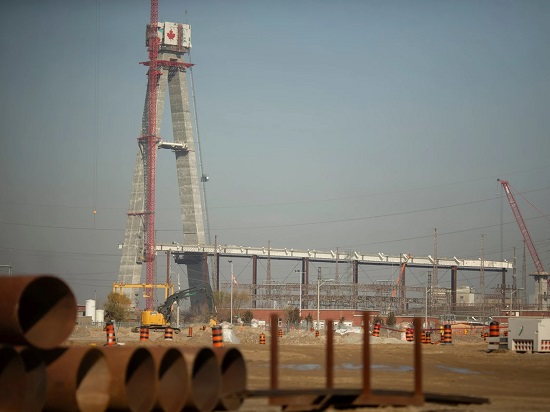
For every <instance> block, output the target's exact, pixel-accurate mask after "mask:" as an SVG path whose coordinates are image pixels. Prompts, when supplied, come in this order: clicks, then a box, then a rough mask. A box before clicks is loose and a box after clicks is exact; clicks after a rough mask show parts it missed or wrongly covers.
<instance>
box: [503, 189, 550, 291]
mask: <svg viewBox="0 0 550 412" xmlns="http://www.w3.org/2000/svg"><path fill="white" fill-rule="evenodd" d="M497 180H498V181H499V182H500V184H501V185H502V187H503V188H504V192H505V193H506V197H508V202H509V203H510V207H511V208H512V212H513V213H514V217H515V218H516V222H518V226H519V230H520V231H521V234H522V235H523V239H524V240H525V243H526V244H527V248H528V249H529V253H530V254H531V258H532V259H533V263H534V264H535V268H536V269H537V273H538V274H541V275H542V274H546V273H547V272H546V271H545V270H544V266H543V265H542V261H541V260H540V258H539V254H538V253H537V249H536V248H535V244H534V243H533V240H532V239H531V235H530V234H529V230H527V226H526V225H525V221H524V220H523V217H522V216H521V212H520V211H519V207H518V205H517V203H516V199H515V198H514V195H513V194H512V191H511V190H510V185H509V183H508V181H507V180H502V179H497ZM549 283H550V280H549Z"/></svg>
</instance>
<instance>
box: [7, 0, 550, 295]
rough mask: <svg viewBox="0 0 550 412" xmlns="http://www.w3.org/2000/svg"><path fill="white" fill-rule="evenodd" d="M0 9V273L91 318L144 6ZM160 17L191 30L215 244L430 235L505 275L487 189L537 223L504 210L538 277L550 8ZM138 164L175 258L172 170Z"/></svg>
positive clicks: (138, 107)
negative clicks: (54, 294) (6, 271)
mask: <svg viewBox="0 0 550 412" xmlns="http://www.w3.org/2000/svg"><path fill="white" fill-rule="evenodd" d="M2 12H3V13H2V14H3V17H4V18H3V24H2V25H0V52H1V63H0V96H1V100H0V102H1V103H0V104H1V110H0V139H1V140H0V174H1V178H0V265H6V264H11V265H12V266H13V271H14V272H18V273H33V272H34V273H45V272H47V273H56V274H59V275H60V276H62V277H63V278H64V279H66V280H67V281H68V282H69V284H70V285H71V286H72V287H73V290H74V291H75V293H76V295H77V298H78V300H79V302H81V303H83V302H84V300H85V299H88V298H93V296H94V294H95V293H97V296H98V300H99V301H100V302H99V303H98V305H99V304H101V300H102V299H103V298H104V297H105V296H106V294H107V293H108V292H109V291H110V289H111V287H112V283H113V282H114V281H116V280H117V271H118V265H119V259H120V251H119V250H118V248H117V245H118V243H119V242H121V241H122V239H123V236H124V226H125V213H126V212H127V207H128V201H129V196H130V185H131V178H132V173H133V168H134V160H135V154H136V148H137V141H136V139H137V137H138V135H139V131H140V124H141V115H142V110H143V101H144V98H145V93H146V80H147V77H146V69H145V68H144V67H143V66H142V65H139V64H138V62H140V61H144V60H146V59H147V52H146V49H145V25H146V24H147V22H148V21H149V2H148V1H137V0H131V1H130V0H116V1H99V0H80V1H68V0H50V1H47V2H45V1H29V0H22V1H18V2H15V1H11V2H4V4H3V6H2ZM159 20H160V21H173V22H187V23H189V24H191V25H192V44H193V49H192V53H191V57H192V61H193V63H195V64H196V66H195V67H194V68H193V77H194V86H195V92H196V100H197V109H198V119H199V129H200V139H201V148H202V157H203V163H204V168H205V171H206V172H207V173H208V175H209V176H210V182H209V183H208V186H207V196H208V205H209V211H208V212H209V218H210V228H211V237H212V239H214V236H215V235H217V238H218V243H221V244H236V245H248V246H267V242H268V241H271V245H272V246H273V247H282V248H284V247H288V248H295V249H307V248H309V249H318V250H330V249H333V250H334V249H336V248H340V250H361V251H364V252H367V253H377V252H383V253H387V254H396V255H397V254H399V253H411V254H413V255H417V256H426V255H430V254H431V255H433V253H434V240H433V231H434V228H437V230H438V256H439V257H452V256H458V257H471V258H478V257H479V256H480V253H481V251H480V249H481V235H482V234H484V238H485V241H484V243H485V256H486V258H487V259H493V260H499V259H500V258H501V257H503V258H504V259H512V257H513V248H514V247H515V248H517V254H518V258H519V261H520V264H521V257H522V252H523V242H522V237H521V234H520V232H519V229H518V227H517V225H516V223H515V220H514V217H513V215H512V213H511V211H510V208H509V205H508V203H507V201H506V200H504V201H503V200H502V199H501V198H499V194H500V195H502V192H501V189H500V186H499V184H498V182H497V178H503V179H508V180H509V181H510V183H511V184H512V186H513V187H514V188H515V189H516V190H517V191H519V192H521V193H522V194H523V196H525V198H526V199H527V200H528V201H529V202H530V203H531V204H532V205H534V206H535V207H536V209H535V208H534V207H532V206H531V205H530V204H529V203H528V202H526V201H525V200H523V198H522V197H521V196H520V195H517V199H518V204H519V206H520V209H521V211H522V213H523V215H524V218H525V219H526V223H527V225H528V227H529V229H530V231H531V235H532V238H533V240H534V241H535V243H536V245H537V248H538V251H539V254H540V256H541V258H542V260H543V263H544V264H545V266H546V268H547V269H548V267H549V266H550V259H549V258H550V237H549V229H550V218H549V217H548V214H549V213H550V136H549V131H550V116H549V115H548V109H549V107H550V48H549V47H548V45H549V44H550V25H549V24H548V21H550V3H549V2H547V1H523V0H522V1H248V0H242V1H222V0H218V1H215V0H214V1H198V0H194V1H183V0H182V1H168V0H160V1H159ZM163 121H164V123H163V128H162V132H161V136H162V137H163V138H164V139H166V140H171V127H170V121H169V117H167V116H164V120H163ZM158 160H159V164H158V170H159V171H158V184H157V229H158V241H159V242H169V241H180V242H181V240H182V235H181V233H179V230H180V228H181V223H180V221H179V205H178V194H177V188H176V176H175V162H174V160H173V155H172V154H171V153H170V152H167V153H164V152H162V153H160V155H159V158H158ZM94 209H95V210H97V214H96V215H95V217H94V215H93V210H94ZM537 209H538V210H537ZM501 212H502V221H503V223H504V224H503V226H502V228H503V245H502V246H503V247H502V248H501V236H500V233H501V225H500V223H501ZM160 260H161V261H162V262H163V261H164V259H163V258H162V257H161V258H160ZM222 263H223V267H222V272H223V275H222V278H223V279H227V275H228V264H227V262H225V261H224V262H222ZM527 263H528V271H533V270H534V267H533V265H532V260H531V258H530V257H529V256H528V258H527ZM235 265H236V266H235V273H236V275H237V276H238V277H239V279H241V280H242V281H243V282H247V281H248V282H249V281H250V263H249V262H246V261H245V260H241V259H238V260H236V261H235ZM247 265H248V266H247ZM245 266H247V267H245ZM520 268H521V265H520ZM175 270H179V269H175ZM285 270H286V269H285ZM285 270H283V271H281V272H280V273H278V272H277V270H275V273H273V277H274V278H275V279H280V280H282V279H287V278H288V276H289V272H285ZM368 270H369V271H370V273H371V275H370V276H371V277H376V275H375V273H376V268H369V269H368ZM164 273H165V272H164V269H160V268H159V277H160V279H163V277H164ZM518 274H519V273H518ZM468 276H472V275H468ZM474 277H475V276H474ZM369 279H370V278H369ZM293 281H295V280H293ZM465 282H466V283H465ZM468 282H472V280H467V279H462V278H461V279H459V284H467V283H468ZM447 283H448V282H447ZM496 283H500V279H496V280H494V279H492V278H491V280H488V281H486V284H488V285H489V286H488V287H494V286H496ZM529 283H530V288H531V289H532V281H531V279H530V280H529Z"/></svg>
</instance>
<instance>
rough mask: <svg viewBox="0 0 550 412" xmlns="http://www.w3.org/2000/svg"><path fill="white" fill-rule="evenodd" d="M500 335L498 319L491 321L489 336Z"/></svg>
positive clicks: (495, 336)
mask: <svg viewBox="0 0 550 412" xmlns="http://www.w3.org/2000/svg"><path fill="white" fill-rule="evenodd" d="M499 336H500V327H499V323H498V322H497V321H492V322H491V323H489V337H491V338H497V337H499Z"/></svg>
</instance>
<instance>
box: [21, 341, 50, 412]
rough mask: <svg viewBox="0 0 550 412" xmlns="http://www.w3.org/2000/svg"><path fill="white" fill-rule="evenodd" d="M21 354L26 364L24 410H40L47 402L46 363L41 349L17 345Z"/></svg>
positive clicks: (33, 411) (35, 411)
mask: <svg viewBox="0 0 550 412" xmlns="http://www.w3.org/2000/svg"><path fill="white" fill-rule="evenodd" d="M17 351H18V352H19V356H20V357H21V359H22V360H23V364H24V365H25V374H26V382H25V388H26V390H25V399H24V403H23V408H22V409H21V410H22V411H29V412H40V411H41V410H42V409H43V408H44V403H45V402H46V383H47V374H46V364H45V363H44V361H43V360H42V356H40V351H39V350H38V349H36V348H33V347H30V346H19V347H17Z"/></svg>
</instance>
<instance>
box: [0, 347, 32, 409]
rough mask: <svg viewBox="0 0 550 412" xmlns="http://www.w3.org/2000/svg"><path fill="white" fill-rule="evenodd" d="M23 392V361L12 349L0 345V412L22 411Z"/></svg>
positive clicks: (24, 387) (24, 383)
mask: <svg viewBox="0 0 550 412" xmlns="http://www.w3.org/2000/svg"><path fill="white" fill-rule="evenodd" d="M25 390H26V379H25V365H24V363H23V360H22V359H21V357H20V356H19V354H18V353H17V351H16V350H15V349H14V348H13V347H11V346H6V345H0V410H2V411H22V410H24V409H23V405H24V404H25Z"/></svg>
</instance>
